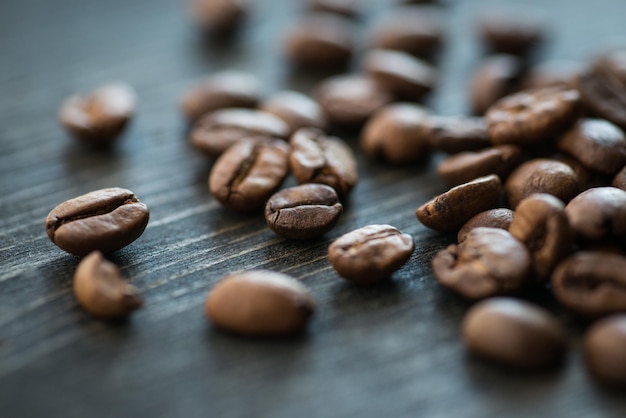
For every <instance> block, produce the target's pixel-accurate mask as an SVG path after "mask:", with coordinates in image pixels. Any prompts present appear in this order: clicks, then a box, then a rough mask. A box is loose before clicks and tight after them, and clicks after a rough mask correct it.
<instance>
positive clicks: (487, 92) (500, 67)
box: [469, 54, 523, 115]
mask: <svg viewBox="0 0 626 418" xmlns="http://www.w3.org/2000/svg"><path fill="white" fill-rule="evenodd" d="M522 71H523V63H522V61H521V60H520V59H519V58H518V57H516V56H514V55H505V54H500V55H492V56H489V57H486V58H484V59H483V61H482V62H480V64H479V65H478V67H476V68H475V69H474V72H473V74H472V76H471V78H470V81H469V94H470V97H469V98H470V108H471V111H472V113H473V114H475V115H484V114H485V112H486V111H487V109H489V107H490V106H491V105H492V104H494V103H495V102H496V101H498V100H499V99H501V98H503V97H505V96H507V95H509V94H511V93H514V92H515V91H516V90H517V86H518V84H519V80H520V77H521V75H522Z"/></svg>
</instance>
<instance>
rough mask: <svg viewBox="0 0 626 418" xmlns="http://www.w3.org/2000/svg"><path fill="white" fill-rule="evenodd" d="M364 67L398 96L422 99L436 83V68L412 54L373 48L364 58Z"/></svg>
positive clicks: (416, 99) (408, 98) (415, 99)
mask: <svg viewBox="0 0 626 418" xmlns="http://www.w3.org/2000/svg"><path fill="white" fill-rule="evenodd" d="M363 70H364V71H365V73H367V74H369V75H370V76H371V77H372V78H374V79H375V80H377V81H378V82H379V83H380V84H381V85H383V86H384V87H385V88H386V89H388V90H389V91H390V92H392V93H393V94H394V95H396V96H397V97H400V98H403V99H407V100H414V101H419V100H421V99H423V98H424V97H425V96H426V95H427V94H428V93H430V92H431V91H432V90H433V89H434V88H435V86H436V85H437V72H436V70H435V69H434V68H433V67H432V66H430V65H429V64H427V63H425V62H424V61H422V60H420V59H419V58H415V57H413V56H411V55H409V54H406V53H404V52H400V51H392V50H389V49H388V50H385V49H374V50H371V51H370V52H368V53H367V54H366V55H365V58H364V59H363Z"/></svg>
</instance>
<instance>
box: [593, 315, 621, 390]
mask: <svg viewBox="0 0 626 418" xmlns="http://www.w3.org/2000/svg"><path fill="white" fill-rule="evenodd" d="M583 348H584V352H585V365H586V366H587V370H588V371H589V373H590V374H591V375H592V376H593V377H594V378H595V379H597V380H598V381H599V382H601V383H604V384H607V385H611V386H621V387H623V386H625V385H626V315H624V314H616V315H611V316H610V317H608V318H604V319H602V320H600V321H597V322H595V323H594V324H593V325H592V326H591V327H590V328H589V329H588V330H587V332H585V339H584V343H583Z"/></svg>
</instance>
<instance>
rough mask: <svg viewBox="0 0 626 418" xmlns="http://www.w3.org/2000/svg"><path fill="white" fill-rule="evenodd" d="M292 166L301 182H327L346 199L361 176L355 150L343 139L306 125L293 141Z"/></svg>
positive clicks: (291, 140) (290, 161) (290, 162)
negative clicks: (353, 151)
mask: <svg viewBox="0 0 626 418" xmlns="http://www.w3.org/2000/svg"><path fill="white" fill-rule="evenodd" d="M289 143H290V144H291V152H290V153H289V166H290V168H291V171H292V172H293V175H294V177H295V178H296V180H297V181H298V183H300V184H303V183H321V184H327V185H329V186H330V187H332V188H333V189H335V191H336V192H337V194H338V195H339V197H340V198H344V197H345V196H347V195H348V193H349V192H350V190H352V188H353V187H354V186H355V185H356V183H357V181H358V179H359V175H358V171H357V166H356V159H355V157H354V154H353V153H352V150H351V149H350V147H349V146H348V144H346V143H345V142H343V141H342V140H341V139H339V138H337V137H332V136H327V135H326V134H325V133H324V132H323V131H320V130H319V129H314V128H303V129H300V130H299V131H297V132H296V133H295V134H293V136H292V137H291V139H290V140H289Z"/></svg>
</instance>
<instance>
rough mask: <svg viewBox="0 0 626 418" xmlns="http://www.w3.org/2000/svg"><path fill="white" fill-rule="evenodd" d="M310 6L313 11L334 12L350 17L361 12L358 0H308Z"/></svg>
mask: <svg viewBox="0 0 626 418" xmlns="http://www.w3.org/2000/svg"><path fill="white" fill-rule="evenodd" d="M308 8H309V10H311V11H313V12H324V13H333V14H336V15H339V16H342V17H347V18H350V19H354V18H357V17H359V15H360V14H361V10H360V8H359V2H358V1H357V0H308Z"/></svg>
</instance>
